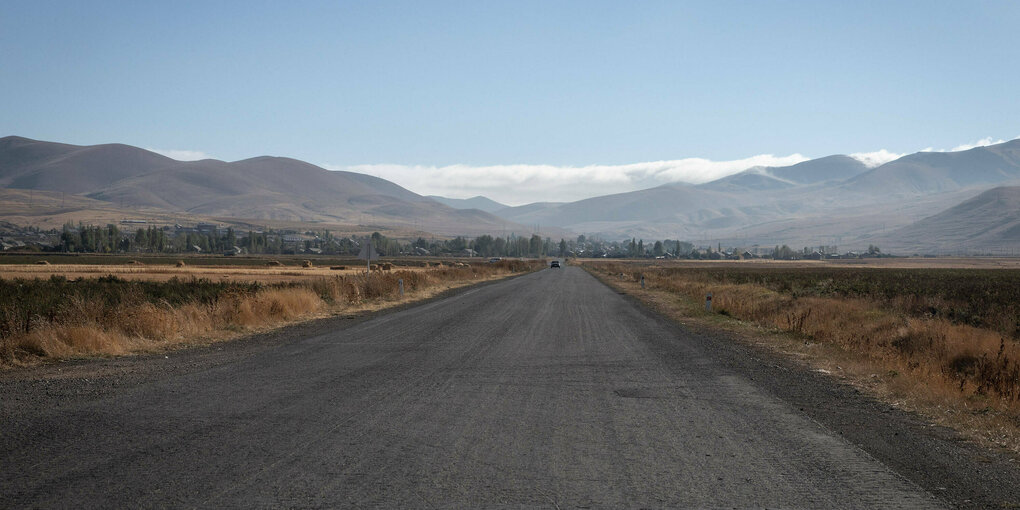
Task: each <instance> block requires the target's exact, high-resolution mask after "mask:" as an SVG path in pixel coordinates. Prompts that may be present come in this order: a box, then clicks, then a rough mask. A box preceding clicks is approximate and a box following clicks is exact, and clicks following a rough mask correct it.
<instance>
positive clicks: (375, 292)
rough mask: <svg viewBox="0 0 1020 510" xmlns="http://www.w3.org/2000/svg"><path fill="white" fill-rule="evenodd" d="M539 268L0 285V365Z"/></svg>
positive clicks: (225, 330) (202, 335)
mask: <svg viewBox="0 0 1020 510" xmlns="http://www.w3.org/2000/svg"><path fill="white" fill-rule="evenodd" d="M539 267H544V264H543V263H541V262H528V261H504V262H502V263H499V264H471V265H463V266H456V267H450V266H443V267H438V268H435V269H430V270H428V271H421V270H418V271H406V270H405V271H399V270H398V271H387V272H379V273H373V274H355V275H340V276H335V277H329V278H321V279H318V280H311V281H308V280H303V281H300V282H293V283H283V284H276V285H270V286H266V285H260V284H257V283H256V284H252V283H224V282H212V281H209V280H203V279H195V278H193V279H190V280H178V279H171V280H170V281H167V282H143V281H127V280H121V279H119V278H116V277H112V276H107V277H101V278H98V279H81V280H78V281H68V280H66V279H63V278H60V277H54V278H51V279H49V280H40V279H34V280H25V279H16V280H0V366H12V365H23V364H30V363H34V362H38V361H39V360H45V359H61V358H69V357H80V356H95V355H123V354H129V353H136V352H144V351H152V350H158V349H163V348H167V347H172V346H175V345H180V344H187V343H194V342H203V341H207V340H210V339H215V338H220V337H223V336H230V334H235V335H236V334H239V333H243V332H246V331H251V330H255V329H259V328H265V327H272V326H276V325H280V324H283V323H286V322H289V321H294V320H297V319H302V318H306V317H310V316H315V315H319V314H321V313H325V312H328V313H342V312H343V311H345V310H350V309H351V308H352V307H358V306H364V305H366V304H370V303H382V302H384V301H387V300H390V301H392V300H396V299H398V298H400V297H401V296H400V290H399V281H400V280H403V284H404V292H405V293H406V296H407V298H409V299H413V296H414V295H415V294H416V293H420V292H422V291H426V290H432V289H434V288H437V287H443V286H451V285H460V284H465V283H470V282H475V281H481V280H483V279H489V278H495V277H500V276H506V275H510V274H514V273H520V272H525V271H531V270H534V269H538V268H539Z"/></svg>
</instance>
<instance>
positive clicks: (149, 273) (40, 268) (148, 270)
mask: <svg viewBox="0 0 1020 510" xmlns="http://www.w3.org/2000/svg"><path fill="white" fill-rule="evenodd" d="M330 267H331V266H324V267H323V266H315V265H314V264H313V265H312V266H311V267H300V266H296V267H295V266H275V265H265V266H189V265H187V264H186V263H185V264H184V265H183V266H178V265H177V264H152V265H149V264H145V263H141V264H126V265H119V264H118V265H110V264H48V265H42V264H33V265H0V278H2V279H7V280H10V279H14V278H28V279H32V278H44V279H45V278H50V277H52V276H54V275H57V276H62V277H65V278H67V279H71V280H76V279H79V278H96V277H99V276H106V275H113V276H116V277H118V278H122V279H125V280H142V281H167V280H169V279H171V278H207V279H222V280H231V281H239V282H260V283H267V284H271V283H283V282H295V281H309V280H316V279H320V278H330V277H334V276H341V275H355V274H364V273H365V266H364V265H362V264H358V265H357V266H348V265H345V266H342V267H344V269H339V270H338V269H330ZM332 267H341V266H332ZM430 269H434V268H428V267H420V266H394V267H393V268H392V270H395V271H428V270H430Z"/></svg>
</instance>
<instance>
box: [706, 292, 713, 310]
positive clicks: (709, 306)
mask: <svg viewBox="0 0 1020 510" xmlns="http://www.w3.org/2000/svg"><path fill="white" fill-rule="evenodd" d="M705 311H706V312H711V311H712V293H711V292H709V293H708V295H707V296H705Z"/></svg>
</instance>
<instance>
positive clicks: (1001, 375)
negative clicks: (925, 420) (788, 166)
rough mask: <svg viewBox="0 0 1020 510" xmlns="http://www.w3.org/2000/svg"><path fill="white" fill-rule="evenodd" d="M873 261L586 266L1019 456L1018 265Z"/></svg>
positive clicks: (677, 313)
mask: <svg viewBox="0 0 1020 510" xmlns="http://www.w3.org/2000/svg"><path fill="white" fill-rule="evenodd" d="M869 262H870V261H869ZM875 262H877V263H872V264H855V265H847V264H833V263H824V262H823V263H803V262H800V263H762V262H746V263H739V262H736V263H734V262H730V263H672V262H661V261H660V262H659V263H640V262H622V263H620V262H605V261H587V262H583V263H582V265H583V266H584V267H586V268H587V269H588V270H589V271H591V272H593V273H595V274H596V275H598V276H600V277H601V278H602V279H603V280H604V281H607V282H608V283H610V284H611V285H613V286H616V287H618V288H622V289H625V290H626V291H627V292H629V293H633V294H634V295H636V296H638V297H639V298H641V299H643V300H645V301H647V302H649V303H650V304H652V305H653V306H655V307H656V308H658V309H660V310H661V311H663V312H664V313H666V314H668V315H671V316H673V317H674V318H676V319H678V320H681V321H683V322H688V323H703V324H705V325H707V327H719V326H724V327H730V326H733V324H732V323H733V321H732V319H738V320H739V321H743V324H747V325H748V328H743V329H741V328H739V327H738V328H736V329H735V331H738V332H739V333H740V335H741V336H743V337H745V338H747V339H749V340H750V341H752V342H754V343H758V344H763V345H767V346H769V347H771V348H775V349H779V350H782V351H785V352H787V353H789V354H791V355H793V356H795V357H797V358H799V359H803V360H805V361H807V362H809V363H811V364H812V365H813V366H814V367H815V368H816V369H818V370H823V371H826V372H830V373H833V374H835V375H837V376H840V377H844V378H846V379H848V380H851V381H854V382H855V383H857V384H858V385H860V386H861V387H863V388H867V389H868V390H870V391H872V392H874V393H875V394H876V395H879V396H881V397H883V398H886V399H888V400H889V401H891V402H894V403H897V404H900V405H905V406H908V407H911V408H913V409H916V410H919V411H921V412H923V413H925V414H927V415H929V416H931V417H933V418H934V419H936V420H937V421H939V422H941V423H944V424H947V425H952V426H954V427H956V428H958V429H961V430H964V431H966V432H969V433H971V434H972V435H975V436H977V437H981V438H983V439H985V440H989V441H991V442H993V443H996V444H999V445H1002V446H1005V447H1008V448H1009V449H1011V450H1013V451H1014V452H1020V269H1018V268H1017V265H1016V261H1009V260H994V261H989V260H981V259H977V260H967V259H954V260H931V259H915V260H897V259H886V260H881V262H878V261H875ZM993 267H994V268H997V269H992V268H993ZM642 277H643V278H644V288H642V286H641V283H640V282H641V279H642ZM709 293H711V294H712V310H711V312H706V311H705V301H706V299H705V298H706V296H707V295H708V294H709ZM734 327H735V326H734Z"/></svg>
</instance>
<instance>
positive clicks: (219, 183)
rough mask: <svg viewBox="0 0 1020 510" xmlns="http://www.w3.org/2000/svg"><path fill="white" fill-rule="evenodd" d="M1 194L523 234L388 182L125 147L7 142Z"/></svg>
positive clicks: (271, 160) (210, 213)
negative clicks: (14, 192)
mask: <svg viewBox="0 0 1020 510" xmlns="http://www.w3.org/2000/svg"><path fill="white" fill-rule="evenodd" d="M0 187H4V188H8V189H24V190H40V191H52V192H62V193H66V194H69V195H74V196H80V197H83V198H88V199H92V200H95V201H98V202H103V203H108V204H112V205H115V206H118V207H135V208H155V209H160V210H165V211H170V212H175V213H181V214H188V215H195V216H204V217H219V218H238V219H245V220H275V221H300V222H328V223H338V224H351V225H359V224H360V225H384V226H387V227H404V228H408V227H410V228H414V229H416V230H424V231H429V232H434V233H438V234H446V235H459V234H464V235H473V234H481V233H490V232H496V231H502V230H504V229H506V228H509V229H511V230H516V231H518V232H522V233H523V232H525V231H526V230H527V229H525V228H524V227H522V226H520V225H514V224H509V225H508V222H507V221H506V220H504V219H501V218H497V217H495V216H492V215H491V214H489V213H487V212H484V211H480V210H476V209H466V210H459V209H454V208H452V207H448V206H446V205H443V204H441V203H438V202H436V201H435V200H431V199H429V198H426V197H423V196H420V195H417V194H415V193H413V192H411V191H409V190H407V189H404V188H402V187H400V186H398V185H396V184H394V183H392V182H389V181H386V180H384V179H380V178H377V177H373V176H369V175H364V174H358V173H353V172H341V171H330V170H326V169H324V168H321V167H318V166H315V165H312V164H309V163H305V162H303V161H298V160H295V159H290V158H279V157H269V156H262V157H256V158H251V159H246V160H242V161H235V162H225V161H219V160H213V159H206V160H201V161H177V160H174V159H170V158H167V157H164V156H161V155H159V154H156V153H153V152H150V151H146V150H144V149H139V148H137V147H131V146H128V145H122V144H106V145H94V146H75V145H68V144H60V143H52V142H43V141H36V140H30V139H27V138H21V137H13V136H12V137H6V138H2V139H0Z"/></svg>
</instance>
